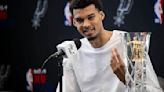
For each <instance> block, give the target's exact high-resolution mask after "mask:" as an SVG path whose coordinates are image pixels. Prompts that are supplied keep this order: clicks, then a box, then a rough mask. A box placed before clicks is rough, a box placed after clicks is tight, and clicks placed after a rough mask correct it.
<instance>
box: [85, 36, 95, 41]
mask: <svg viewBox="0 0 164 92" xmlns="http://www.w3.org/2000/svg"><path fill="white" fill-rule="evenodd" d="M87 39H88V41H93V40H95V39H96V37H87Z"/></svg>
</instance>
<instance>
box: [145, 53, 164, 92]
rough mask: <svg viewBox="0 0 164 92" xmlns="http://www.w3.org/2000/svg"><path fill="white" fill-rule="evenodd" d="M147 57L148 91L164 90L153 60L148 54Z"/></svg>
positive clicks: (159, 91)
mask: <svg viewBox="0 0 164 92" xmlns="http://www.w3.org/2000/svg"><path fill="white" fill-rule="evenodd" d="M146 57H147V59H146V60H147V61H146V63H147V66H146V76H147V78H146V79H147V80H146V88H147V90H148V91H147V92H163V90H162V88H161V87H160V85H159V82H158V79H157V75H156V73H155V71H154V69H153V66H152V63H151V60H150V58H149V55H148V54H147V55H146Z"/></svg>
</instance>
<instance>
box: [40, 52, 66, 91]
mask: <svg viewBox="0 0 164 92" xmlns="http://www.w3.org/2000/svg"><path fill="white" fill-rule="evenodd" d="M51 58H55V59H57V67H58V83H59V84H60V85H59V92H62V84H63V83H62V77H63V56H60V55H56V56H55V57H52V55H51V56H49V57H48V58H47V59H46V60H45V61H44V62H43V64H42V67H41V70H42V69H43V68H44V66H45V64H46V63H47V62H48V61H49V60H50V59H51Z"/></svg>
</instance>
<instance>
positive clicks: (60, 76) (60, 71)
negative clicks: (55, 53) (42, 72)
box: [57, 56, 63, 92]
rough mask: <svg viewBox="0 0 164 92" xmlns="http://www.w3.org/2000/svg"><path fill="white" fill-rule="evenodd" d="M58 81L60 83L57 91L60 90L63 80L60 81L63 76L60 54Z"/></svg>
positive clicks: (60, 91)
mask: <svg viewBox="0 0 164 92" xmlns="http://www.w3.org/2000/svg"><path fill="white" fill-rule="evenodd" d="M58 59H59V60H58V61H57V62H58V79H59V80H58V83H59V84H60V86H59V92H62V84H63V81H62V77H63V57H62V56H59V57H58Z"/></svg>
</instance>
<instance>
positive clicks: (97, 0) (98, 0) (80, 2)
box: [70, 0, 103, 14]
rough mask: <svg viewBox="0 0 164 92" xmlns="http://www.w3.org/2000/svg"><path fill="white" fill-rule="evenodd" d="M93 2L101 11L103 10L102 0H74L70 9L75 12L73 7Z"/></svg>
mask: <svg viewBox="0 0 164 92" xmlns="http://www.w3.org/2000/svg"><path fill="white" fill-rule="evenodd" d="M91 4H94V5H95V7H96V8H97V9H98V10H99V11H102V10H103V4H102V2H101V0H72V1H71V4H70V11H71V13H72V14H73V9H81V8H85V7H87V6H89V5H91Z"/></svg>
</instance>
